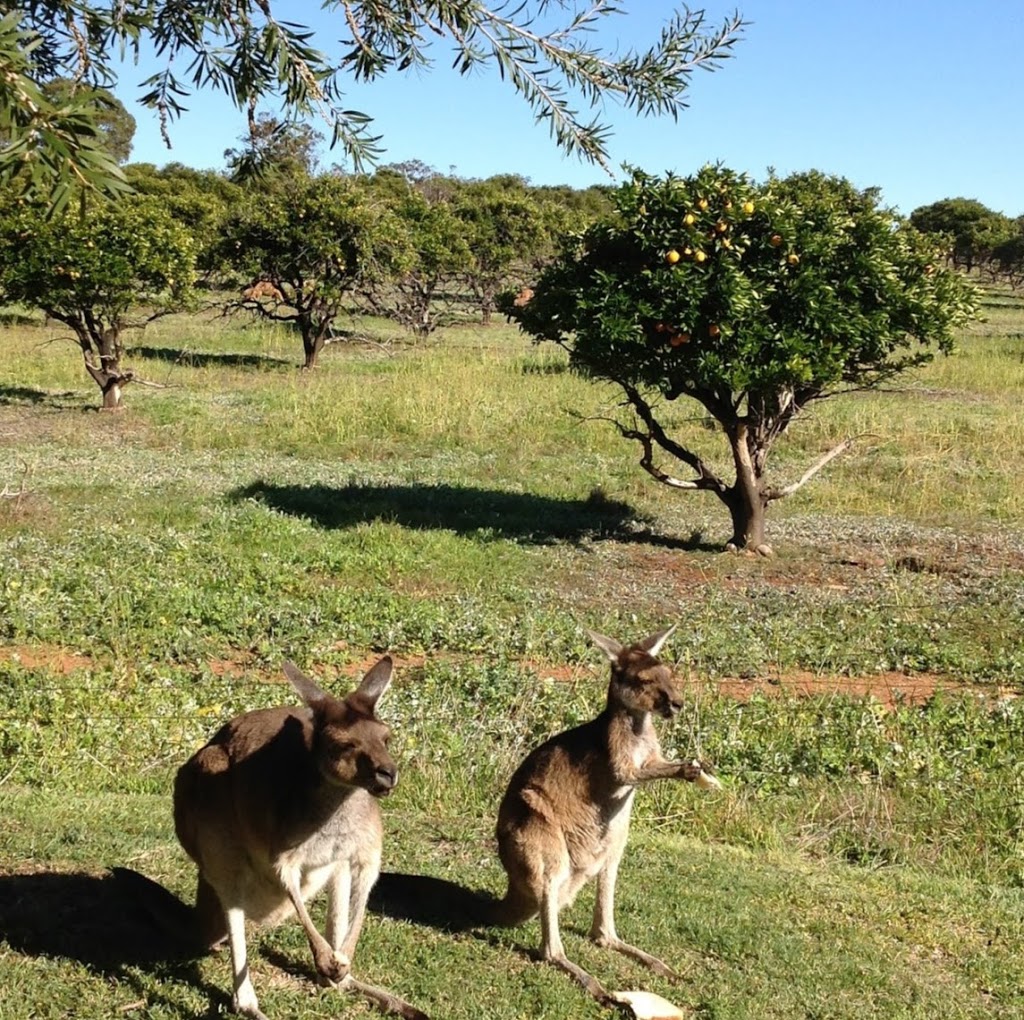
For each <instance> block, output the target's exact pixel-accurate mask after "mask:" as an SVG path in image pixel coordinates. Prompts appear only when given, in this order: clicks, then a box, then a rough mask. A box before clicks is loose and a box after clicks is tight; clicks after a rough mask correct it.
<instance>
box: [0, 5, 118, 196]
mask: <svg viewBox="0 0 1024 1020" xmlns="http://www.w3.org/2000/svg"><path fill="white" fill-rule="evenodd" d="M38 6H39V7H43V6H46V5H43V4H40V5H38ZM23 17H30V15H25V12H19V11H10V12H8V13H5V14H4V16H3V17H2V18H0V186H4V187H7V186H10V185H12V184H13V185H15V186H16V187H18V188H19V189H20V190H21V191H23V192H25V193H28V194H29V195H31V196H35V197H39V198H41V199H45V200H46V202H47V204H48V206H49V208H50V210H51V212H55V213H60V212H61V211H63V209H64V208H65V207H66V206H67V205H68V203H69V202H70V201H71V199H72V198H73V197H74V195H75V192H76V189H80V188H83V187H84V188H85V189H91V190H93V191H96V192H98V193H100V194H102V195H106V196H108V197H114V196H118V195H121V194H123V193H124V192H125V191H126V190H127V186H126V184H125V181H124V176H123V174H122V173H121V171H120V169H119V168H118V166H117V162H116V159H117V155H116V154H115V153H112V152H110V151H108V150H107V148H106V147H105V145H104V141H105V140H109V139H107V138H105V136H104V131H103V128H102V126H101V123H102V120H103V116H104V115H105V113H106V112H109V107H107V106H106V105H105V104H103V103H100V102H98V101H97V100H98V97H99V95H100V93H98V92H96V91H90V90H87V89H83V90H82V91H80V92H78V93H76V94H74V95H59V96H57V97H56V98H51V96H49V95H48V94H47V92H46V91H45V89H43V88H42V87H41V85H40V81H39V77H40V76H39V71H40V70H43V69H47V68H49V64H50V60H49V55H48V53H47V49H46V47H45V46H44V45H43V40H42V39H41V38H40V37H39V36H38V35H36V34H35V33H34V32H32V31H29V30H27V29H26V28H25V27H24V24H23V20H22V19H23ZM51 73H52V72H51ZM43 76H44V77H46V75H43Z"/></svg>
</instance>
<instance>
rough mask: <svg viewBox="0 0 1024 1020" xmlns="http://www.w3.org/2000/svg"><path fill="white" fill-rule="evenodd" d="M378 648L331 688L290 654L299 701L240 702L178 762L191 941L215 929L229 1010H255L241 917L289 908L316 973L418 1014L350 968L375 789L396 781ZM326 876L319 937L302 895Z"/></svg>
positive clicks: (376, 834)
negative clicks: (381, 710)
mask: <svg viewBox="0 0 1024 1020" xmlns="http://www.w3.org/2000/svg"><path fill="white" fill-rule="evenodd" d="M391 669H392V665H391V659H390V658H389V657H387V656H385V657H384V658H382V659H381V660H380V661H379V662H378V663H377V664H376V665H375V666H374V667H373V668H372V669H371V670H370V671H369V672H368V673H367V674H366V676H365V677H364V678H363V681H362V683H361V684H360V685H359V687H358V689H357V690H355V691H353V692H352V693H351V694H349V695H348V697H346V698H345V699H344V700H342V699H338V698H335V697H332V696H331V695H330V694H327V693H325V692H324V691H322V690H321V689H320V688H319V687H318V686H317V685H316V684H315V683H314V682H313V681H312V680H311V679H309V677H307V676H305V675H303V674H302V673H301V672H299V670H298V669H297V668H296V667H295V666H294V665H292V664H291V663H285V667H284V670H285V673H286V674H287V676H288V679H289V680H290V681H291V682H292V684H293V686H294V687H295V689H296V690H297V691H298V693H299V694H300V695H301V697H302V699H303V701H305V703H306V706H307V708H305V709H302V708H269V709H262V710H259V711H254V712H246V713H245V714H244V715H240V716H238V717H237V718H235V719H232V720H231V722H229V723H227V724H225V725H224V726H223V727H222V728H221V729H220V730H219V731H218V732H217V733H216V735H215V736H214V737H213V739H212V740H211V741H210V742H209V743H208V744H207V745H206V746H205V747H203V748H201V749H200V750H199V751H197V752H196V753H195V755H193V756H192V758H190V759H189V761H187V762H186V763H185V764H184V765H183V766H182V767H181V769H180V770H179V771H178V775H177V778H176V780H175V783H174V827H175V830H176V832H177V834H178V839H179V840H180V841H181V845H182V846H183V847H184V848H185V851H186V852H187V853H188V855H189V856H190V857H191V858H192V859H193V860H194V861H195V862H196V864H197V865H198V867H199V886H198V890H197V894H196V909H195V914H196V917H195V920H196V921H197V922H198V925H199V929H200V931H201V933H202V939H203V941H204V943H205V944H206V945H207V946H209V947H213V946H215V945H217V944H218V943H220V942H222V941H223V940H224V939H225V938H227V939H228V941H229V944H230V947H231V963H232V968H233V972H234V995H233V1000H232V1001H233V1003H234V1008H235V1010H236V1011H237V1012H239V1013H241V1014H243V1015H245V1016H248V1017H252V1018H253V1020H266V1017H265V1016H264V1014H263V1013H262V1012H260V1008H259V1003H258V1001H257V999H256V992H255V989H254V988H253V984H252V979H251V977H250V975H249V969H248V966H247V964H246V946H245V920H246V918H247V917H248V918H250V919H251V920H253V921H257V922H260V923H262V924H265V925H274V924H278V923H280V922H281V921H283V920H284V919H286V918H287V917H290V916H291V915H292V913H295V914H297V915H298V918H299V921H300V922H301V923H302V926H303V928H305V929H306V935H307V936H308V938H309V946H310V949H311V950H312V951H313V961H314V963H315V965H316V970H317V974H318V975H319V978H320V980H321V981H323V982H325V983H328V984H332V985H337V986H338V987H340V988H343V989H346V990H348V991H353V992H358V993H360V994H362V995H363V996H365V997H366V998H368V999H370V1000H371V1001H373V1002H374V1003H376V1004H377V1005H378V1006H380V1007H381V1008H383V1009H385V1010H389V1011H391V1012H394V1013H398V1014H400V1015H401V1016H403V1017H406V1018H408V1020H426V1016H425V1014H424V1013H421V1012H420V1011H419V1010H418V1009H416V1008H415V1007H413V1006H410V1005H409V1004H408V1003H406V1002H403V1001H402V1000H401V999H399V998H396V997H395V996H393V995H391V994H390V993H389V992H386V991H384V990H383V989H381V988H375V987H373V986H372V985H366V984H363V983H362V982H360V981H357V980H356V979H355V977H353V975H352V974H351V972H350V967H351V959H352V954H353V952H354V950H355V947H356V941H357V940H358V938H359V932H360V929H361V928H362V925H363V918H364V916H365V910H366V899H367V896H368V895H369V893H370V888H371V886H372V885H373V883H374V882H375V881H376V880H377V876H378V874H379V873H380V860H381V841H382V833H383V829H382V826H381V814H380V807H379V805H378V803H377V798H379V797H384V796H387V795H388V794H389V793H390V792H391V791H392V790H393V789H394V787H395V783H396V782H397V779H398V770H397V767H396V765H395V762H394V759H393V758H392V757H391V755H390V754H389V753H388V749H387V744H388V737H389V733H388V728H387V726H385V725H384V723H382V722H381V721H380V720H379V719H377V717H376V715H375V709H376V705H377V701H378V699H379V698H380V696H381V695H382V694H383V693H384V691H385V690H386V689H387V687H388V685H389V683H390V682H391ZM325 887H326V888H327V891H328V896H329V902H328V908H327V926H326V938H325V937H324V936H323V935H321V934H320V932H318V931H317V929H316V928H315V927H314V926H313V922H312V921H311V920H310V917H309V913H308V912H307V910H306V901H307V900H308V899H310V898H311V897H312V896H314V895H315V894H316V893H317V892H319V891H320V890H321V889H323V888H325Z"/></svg>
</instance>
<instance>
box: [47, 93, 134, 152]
mask: <svg viewBox="0 0 1024 1020" xmlns="http://www.w3.org/2000/svg"><path fill="white" fill-rule="evenodd" d="M43 94H44V95H45V96H46V97H47V99H49V100H50V101H51V102H52V103H53V104H54V105H55V106H57V107H61V106H67V105H69V104H71V103H73V102H74V100H75V99H76V98H77V97H80V98H81V99H82V100H84V101H85V102H86V103H88V106H89V108H95V109H96V111H97V112H96V114H95V117H94V122H95V125H96V128H97V129H98V131H99V134H100V138H101V139H102V141H103V147H104V148H105V149H106V150H107V152H108V153H109V154H110V156H111V158H112V159H114V160H116V161H117V162H118V163H126V162H128V157H129V156H130V155H131V154H132V139H133V138H134V137H135V118H134V117H133V116H132V115H131V114H130V113H129V112H128V111H127V110H126V109H125V107H124V104H123V103H122V102H121V100H120V99H118V98H117V96H115V95H114V93H113V92H111V91H110V90H109V89H105V88H101V87H99V86H98V85H83V84H81V83H80V82H77V81H73V80H71V79H68V78H56V79H54V80H53V81H49V82H47V83H46V84H45V85H44V86H43Z"/></svg>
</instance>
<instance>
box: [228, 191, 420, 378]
mask: <svg viewBox="0 0 1024 1020" xmlns="http://www.w3.org/2000/svg"><path fill="white" fill-rule="evenodd" d="M412 259H413V252H412V250H411V249H410V246H409V244H408V238H407V236H406V232H405V230H404V228H403V225H402V223H401V220H400V219H399V218H398V217H397V216H396V215H395V213H394V212H393V211H392V209H391V208H390V207H389V206H388V205H387V204H386V203H385V202H384V201H382V200H380V199H379V198H377V197H375V196H374V195H373V194H372V192H371V191H369V190H368V189H367V188H366V187H365V186H363V185H362V184H361V183H360V182H359V181H357V180H354V179H349V178H342V177H335V176H333V175H325V176H322V177H316V178H309V177H295V178H291V179H283V178H282V179H278V180H276V181H275V183H274V186H273V187H265V188H264V187H255V186H251V187H250V188H248V189H247V190H246V193H245V197H244V198H243V199H242V200H241V201H239V202H238V204H237V206H236V207H235V209H234V210H233V211H232V212H231V213H230V214H229V215H228V217H227V219H226V221H225V223H224V225H223V227H222V228H221V234H220V239H219V242H218V244H217V247H216V254H215V262H216V263H217V264H218V265H219V266H220V268H222V269H224V270H228V271H230V272H233V273H234V274H236V275H237V276H240V277H241V278H242V279H243V280H244V281H245V282H247V283H256V282H258V281H261V282H264V283H266V284H269V285H270V286H269V287H268V288H267V291H268V292H269V296H268V295H266V294H264V295H262V296H260V295H256V294H255V292H254V291H253V290H252V289H251V288H247V293H248V294H249V295H250V296H249V297H243V300H242V301H241V302H234V303H233V307H234V308H237V307H239V304H241V306H242V307H244V308H246V309H248V310H249V311H251V312H252V313H253V314H254V315H258V316H260V317H262V318H264V319H269V320H272V321H276V322H284V323H290V324H291V325H293V326H294V327H295V329H296V330H297V331H298V332H299V335H300V336H301V337H302V349H303V355H304V360H303V367H304V368H307V369H309V368H313V367H314V366H315V365H316V362H317V359H318V357H319V355H320V351H321V350H322V349H323V347H324V344H325V343H326V342H327V341H328V340H329V339H330V338H331V336H332V334H333V331H334V324H335V321H336V320H337V318H338V316H339V315H341V314H342V313H343V312H344V311H345V309H346V307H347V305H348V304H349V303H351V302H352V301H353V300H354V295H355V293H356V291H357V289H365V288H369V287H371V286H372V285H373V284H374V282H375V281H376V280H379V279H390V278H393V277H395V276H397V275H399V274H400V273H402V272H404V271H405V270H406V269H407V268H409V266H410V265H411V263H412Z"/></svg>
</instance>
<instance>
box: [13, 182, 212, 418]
mask: <svg viewBox="0 0 1024 1020" xmlns="http://www.w3.org/2000/svg"><path fill="white" fill-rule="evenodd" d="M195 250H196V246H195V243H194V242H193V240H192V237H191V235H190V233H189V232H188V231H187V230H186V229H185V228H184V227H183V226H182V225H181V224H179V223H178V222H176V221H175V220H174V219H173V218H172V217H171V215H170V214H169V213H168V212H167V211H166V210H165V209H164V208H163V206H162V205H161V203H160V202H158V201H155V200H154V199H152V198H150V197H148V196H143V195H128V196H125V197H123V198H122V199H121V200H120V201H119V202H116V203H107V202H103V203H93V205H92V206H91V207H90V208H88V210H87V215H85V216H80V215H79V214H78V212H77V210H76V211H75V212H74V213H73V214H71V213H67V214H64V215H59V216H48V215H46V211H45V210H43V209H42V208H41V207H39V206H29V205H27V204H25V203H19V202H9V203H7V204H6V207H5V208H4V209H2V210H0V294H3V296H4V300H6V301H10V302H18V303H21V304H24V305H27V306H29V307H31V308H37V309H40V310H41V311H43V312H45V313H46V315H47V316H48V317H49V318H50V319H53V320H56V321H57V322H61V323H63V324H64V325H65V326H67V327H68V328H69V329H70V330H71V333H72V338H73V340H74V342H75V343H76V344H77V346H78V347H79V349H80V350H81V352H82V357H83V359H84V361H85V369H86V371H87V372H88V373H89V375H90V376H91V377H92V379H93V380H94V381H95V383H96V385H97V386H99V388H100V391H101V392H102V394H103V407H104V408H108V409H117V408H120V406H121V400H122V394H123V390H124V387H125V386H126V385H127V384H128V383H129V382H131V381H132V380H133V379H134V378H135V375H134V373H133V372H132V370H131V369H129V368H126V367H125V366H124V365H123V364H122V361H123V358H124V335H125V331H126V330H127V329H130V328H134V329H139V328H143V327H144V326H145V325H146V324H147V323H148V322H150V321H152V320H153V319H154V318H156V317H158V316H160V315H166V314H167V313H169V312H172V311H176V310H179V309H183V308H185V307H187V305H188V304H189V302H190V300H191V296H192V283H193V279H194V268H195Z"/></svg>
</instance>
